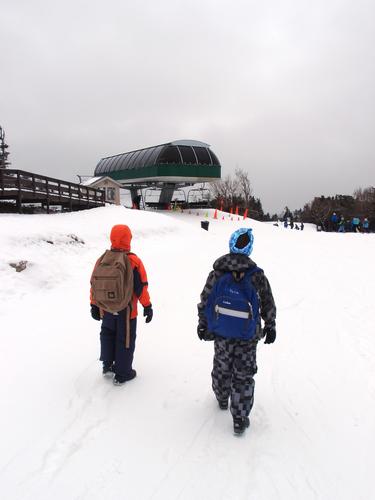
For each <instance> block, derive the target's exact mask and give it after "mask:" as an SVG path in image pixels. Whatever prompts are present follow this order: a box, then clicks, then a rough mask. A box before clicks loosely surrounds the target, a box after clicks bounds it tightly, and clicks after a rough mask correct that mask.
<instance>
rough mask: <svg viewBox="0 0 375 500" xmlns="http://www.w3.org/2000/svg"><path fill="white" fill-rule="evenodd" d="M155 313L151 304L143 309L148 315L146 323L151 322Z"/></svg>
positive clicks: (144, 313)
mask: <svg viewBox="0 0 375 500" xmlns="http://www.w3.org/2000/svg"><path fill="white" fill-rule="evenodd" d="M153 315H154V312H153V310H152V305H151V304H150V305H149V306H146V307H145V308H144V309H143V316H146V323H150V321H151V320H152V316H153Z"/></svg>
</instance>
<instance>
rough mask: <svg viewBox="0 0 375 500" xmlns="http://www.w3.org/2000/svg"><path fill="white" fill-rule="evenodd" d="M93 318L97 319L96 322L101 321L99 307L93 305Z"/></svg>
mask: <svg viewBox="0 0 375 500" xmlns="http://www.w3.org/2000/svg"><path fill="white" fill-rule="evenodd" d="M91 317H92V318H93V319H96V321H100V320H101V317H100V310H99V307H98V306H96V305H95V304H91Z"/></svg>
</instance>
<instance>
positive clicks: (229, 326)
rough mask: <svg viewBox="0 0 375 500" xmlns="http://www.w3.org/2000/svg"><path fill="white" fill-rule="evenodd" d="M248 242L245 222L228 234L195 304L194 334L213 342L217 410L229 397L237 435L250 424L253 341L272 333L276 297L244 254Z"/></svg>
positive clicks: (249, 245)
mask: <svg viewBox="0 0 375 500" xmlns="http://www.w3.org/2000/svg"><path fill="white" fill-rule="evenodd" d="M253 243H254V236H253V234H252V230H251V229H250V228H242V229H238V230H237V231H235V232H234V233H233V234H232V236H231V238H230V240H229V250H230V253H229V254H226V255H223V256H222V257H220V258H218V259H217V260H216V261H215V262H214V265H213V271H211V272H210V274H209V275H208V278H207V281H206V284H205V286H204V289H203V291H202V293H201V297H200V298H201V300H200V303H199V304H198V317H199V323H198V329H197V333H198V337H199V338H200V339H201V340H214V345H215V354H214V361H213V369H212V373H211V377H212V389H213V391H214V394H215V396H216V399H217V401H218V404H219V407H220V408H221V409H222V410H226V409H228V406H229V400H230V411H231V414H232V417H233V427H234V433H235V434H237V435H240V434H243V433H244V431H245V430H246V428H247V427H249V425H250V420H249V415H250V411H251V408H252V406H253V403H254V386H255V382H254V375H255V374H256V372H257V364H256V349H257V344H258V342H259V340H261V339H262V338H264V337H265V341H264V343H265V344H272V343H273V342H274V341H275V339H276V306H275V301H274V298H273V295H272V291H271V287H270V284H269V282H268V280H267V278H266V276H265V274H264V272H263V270H262V269H260V268H259V267H258V266H257V265H256V264H255V262H254V261H253V260H251V259H250V257H249V255H250V254H251V252H252V249H253ZM262 320H263V322H264V326H263V328H262Z"/></svg>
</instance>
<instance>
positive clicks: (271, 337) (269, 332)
mask: <svg viewBox="0 0 375 500" xmlns="http://www.w3.org/2000/svg"><path fill="white" fill-rule="evenodd" d="M263 333H264V335H265V337H266V338H265V340H264V343H265V344H273V343H274V342H275V339H276V328H275V327H274V326H265V327H264V329H263Z"/></svg>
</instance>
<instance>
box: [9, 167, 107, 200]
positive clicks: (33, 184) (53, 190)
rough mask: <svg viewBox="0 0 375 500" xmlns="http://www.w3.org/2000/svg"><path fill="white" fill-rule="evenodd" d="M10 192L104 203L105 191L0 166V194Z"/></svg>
mask: <svg viewBox="0 0 375 500" xmlns="http://www.w3.org/2000/svg"><path fill="white" fill-rule="evenodd" d="M11 192H18V193H22V194H23V195H27V193H30V194H33V195H34V197H37V196H38V195H41V196H42V197H46V198H50V199H51V200H56V199H59V200H60V201H64V200H65V201H67V200H72V201H74V200H77V201H87V202H88V203H90V202H93V203H98V204H101V203H102V204H104V202H105V193H104V191H102V190H100V189H95V188H91V187H86V186H81V185H80V184H75V183H73V182H67V181H62V180H60V179H54V178H52V177H47V176H44V175H38V174H33V173H31V172H25V171H24V170H14V169H2V168H0V196H1V195H3V196H4V195H5V194H7V193H11Z"/></svg>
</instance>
